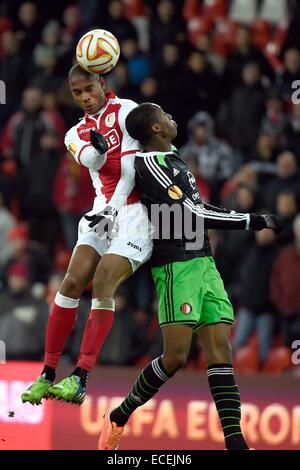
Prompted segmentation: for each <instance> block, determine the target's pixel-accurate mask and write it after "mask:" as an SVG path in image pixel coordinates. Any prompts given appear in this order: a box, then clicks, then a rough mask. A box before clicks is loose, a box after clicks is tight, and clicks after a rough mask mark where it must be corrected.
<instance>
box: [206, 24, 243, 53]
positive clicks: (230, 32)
mask: <svg viewBox="0 0 300 470" xmlns="http://www.w3.org/2000/svg"><path fill="white" fill-rule="evenodd" d="M238 26H239V25H238V23H236V22H235V21H232V20H231V19H228V18H227V19H224V20H220V21H217V23H216V31H215V34H214V38H213V46H212V48H213V51H214V53H215V54H218V55H221V56H226V55H227V54H228V53H229V51H230V49H231V48H232V46H233V45H234V42H235V38H236V33H237V29H238Z"/></svg>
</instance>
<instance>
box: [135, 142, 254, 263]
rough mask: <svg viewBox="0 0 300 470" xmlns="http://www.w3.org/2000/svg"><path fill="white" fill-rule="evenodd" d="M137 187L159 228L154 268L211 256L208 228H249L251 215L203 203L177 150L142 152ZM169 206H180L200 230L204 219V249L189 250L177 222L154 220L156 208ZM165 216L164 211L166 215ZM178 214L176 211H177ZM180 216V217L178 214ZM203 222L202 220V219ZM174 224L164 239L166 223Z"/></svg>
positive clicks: (155, 242)
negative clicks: (168, 235) (179, 234)
mask: <svg viewBox="0 0 300 470" xmlns="http://www.w3.org/2000/svg"><path fill="white" fill-rule="evenodd" d="M135 170H136V184H137V186H138V188H139V191H140V198H141V202H142V204H143V205H144V206H145V207H146V209H147V211H148V216H149V219H150V220H151V222H152V223H153V225H154V226H155V229H156V234H155V237H154V240H153V243H154V248H153V255H152V259H151V263H152V266H160V265H163V264H165V263H171V262H174V261H183V260H188V259H192V258H196V257H201V256H211V254H212V253H211V248H210V245H209V239H208V235H207V229H210V228H215V229H247V228H249V223H250V215H249V214H238V213H235V212H229V211H227V210H226V209H219V208H216V207H213V206H210V205H209V204H204V203H202V201H201V198H200V195H199V192H198V189H197V186H196V179H195V177H194V175H193V173H192V172H191V170H190V168H189V167H188V165H187V164H186V163H185V162H184V161H183V160H182V159H181V158H180V156H179V153H178V152H177V150H176V148H175V147H172V150H171V151H170V152H161V153H158V152H145V153H143V152H141V153H137V154H136V158H135ZM162 204H167V205H168V206H170V208H173V206H174V205H178V204H179V205H180V206H181V208H182V209H183V211H187V212H188V213H189V215H190V216H191V219H190V220H192V224H194V225H195V226H197V227H199V224H196V223H195V222H197V220H196V218H199V217H200V218H201V220H202V221H203V224H202V225H201V227H202V230H203V234H202V235H203V243H202V246H201V247H200V248H197V249H187V242H190V241H191V240H190V238H188V239H187V238H186V237H185V235H184V233H185V230H184V229H183V230H182V235H181V236H180V238H178V234H177V233H176V234H175V233H173V226H174V219H172V217H171V218H170V219H169V220H168V221H167V222H166V221H164V220H163V218H162V217H160V218H159V219H157V217H155V218H154V217H153V211H152V207H153V205H156V206H158V205H162ZM162 214H164V212H162ZM174 214H176V211H174ZM174 217H176V215H174ZM198 221H199V219H198ZM166 223H167V224H169V223H170V224H171V227H170V237H168V238H165V237H164V236H162V234H163V233H164V224H166Z"/></svg>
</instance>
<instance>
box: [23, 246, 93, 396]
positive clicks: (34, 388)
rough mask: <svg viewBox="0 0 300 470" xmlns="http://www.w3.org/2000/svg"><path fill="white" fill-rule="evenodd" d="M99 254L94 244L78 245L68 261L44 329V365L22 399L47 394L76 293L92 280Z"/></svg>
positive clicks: (70, 323) (70, 322)
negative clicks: (45, 331)
mask: <svg viewBox="0 0 300 470" xmlns="http://www.w3.org/2000/svg"><path fill="white" fill-rule="evenodd" d="M99 260H100V256H99V254H98V253H97V251H96V250H94V248H92V247H90V246H88V245H80V246H78V247H77V248H75V250H74V252H73V255H72V258H71V260H70V264H69V267H68V270H67V273H66V275H65V278H64V280H63V282H62V285H61V287H60V290H59V292H58V293H57V294H56V297H55V301H54V305H53V307H52V311H51V314H50V316H49V320H48V326H47V333H46V351H45V361H44V362H45V367H44V369H43V371H42V373H41V375H40V377H38V379H37V380H36V381H35V382H34V383H33V384H32V385H31V387H29V389H27V390H26V391H25V392H24V393H23V394H22V395H21V399H22V401H23V403H25V402H29V403H31V404H37V405H38V404H40V403H41V400H42V398H49V397H51V393H49V390H50V387H51V386H52V385H53V382H54V380H55V370H56V368H57V365H58V361H59V358H60V356H61V354H62V351H63V348H64V345H65V343H66V341H67V339H68V337H69V335H70V333H71V331H72V329H73V327H74V324H75V320H76V314H77V307H78V303H79V297H80V296H81V294H82V292H83V291H84V289H85V287H86V286H87V284H88V283H89V282H90V281H91V280H92V278H93V275H94V272H95V269H96V267H97V265H98V263H99Z"/></svg>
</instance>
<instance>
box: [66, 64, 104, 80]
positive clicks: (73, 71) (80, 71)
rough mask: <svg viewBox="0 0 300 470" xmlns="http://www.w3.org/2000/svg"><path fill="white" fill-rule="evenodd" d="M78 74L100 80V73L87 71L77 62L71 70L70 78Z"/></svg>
mask: <svg viewBox="0 0 300 470" xmlns="http://www.w3.org/2000/svg"><path fill="white" fill-rule="evenodd" d="M78 75H79V76H81V77H85V78H88V79H89V80H99V75H98V74H97V73H91V72H87V71H86V70H84V69H83V68H82V67H81V66H80V65H79V64H75V65H73V66H72V67H71V68H70V70H69V80H72V78H73V77H76V76H78Z"/></svg>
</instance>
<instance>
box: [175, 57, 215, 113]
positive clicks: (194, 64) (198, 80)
mask: <svg viewBox="0 0 300 470" xmlns="http://www.w3.org/2000/svg"><path fill="white" fill-rule="evenodd" d="M179 88H180V95H179V96H177V97H176V99H179V100H180V106H181V107H180V112H181V113H182V115H183V117H182V118H183V119H186V120H188V119H190V116H191V115H193V114H195V113H196V112H198V111H199V110H204V111H207V112H208V113H210V114H211V115H212V116H213V115H215V113H216V112H217V110H218V107H219V104H220V82H219V78H218V76H217V74H216V73H215V71H214V70H213V68H212V66H211V65H210V64H209V63H208V61H207V58H206V56H205V55H204V54H203V52H200V51H198V50H197V49H192V50H190V52H189V53H188V54H187V61H186V64H185V68H183V70H182V72H181V73H180V79H179Z"/></svg>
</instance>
